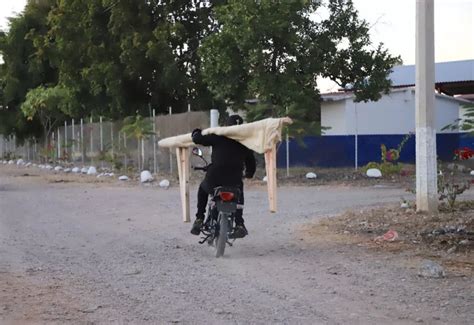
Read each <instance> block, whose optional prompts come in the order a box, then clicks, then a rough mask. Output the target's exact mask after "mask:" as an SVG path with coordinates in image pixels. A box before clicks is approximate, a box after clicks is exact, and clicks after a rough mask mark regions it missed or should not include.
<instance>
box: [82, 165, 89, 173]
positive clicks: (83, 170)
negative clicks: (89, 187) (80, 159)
mask: <svg viewBox="0 0 474 325" xmlns="http://www.w3.org/2000/svg"><path fill="white" fill-rule="evenodd" d="M88 171H89V168H87V167H82V168H81V173H83V174H87V172H88Z"/></svg>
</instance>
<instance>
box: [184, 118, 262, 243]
mask: <svg viewBox="0 0 474 325" xmlns="http://www.w3.org/2000/svg"><path fill="white" fill-rule="evenodd" d="M242 123H243V119H242V117H240V116H239V115H231V116H229V118H228V120H227V126H231V125H240V124H242ZM192 139H193V142H194V143H196V144H200V145H203V146H212V154H211V159H212V163H211V164H210V165H209V167H208V169H207V173H206V176H205V178H204V180H203V181H202V182H201V184H200V186H199V190H198V203H197V213H196V220H195V221H194V224H193V227H192V229H191V234H193V235H199V234H200V232H201V227H202V225H203V223H204V215H205V213H206V205H207V199H208V197H209V195H210V194H211V193H213V190H214V188H215V187H217V186H238V187H239V188H240V192H241V196H240V199H239V201H238V203H239V204H242V205H243V204H244V190H243V182H242V175H243V172H244V166H245V177H246V178H252V177H253V175H254V174H255V168H256V164H255V157H254V155H253V151H252V150H250V149H248V148H247V147H245V146H244V145H243V144H241V143H239V142H237V141H235V140H232V139H229V138H227V137H225V136H220V135H216V134H208V135H202V133H201V130H200V129H195V130H194V131H193V132H192ZM242 213H243V211H242V209H237V211H236V212H235V224H236V225H235V230H234V233H233V234H232V237H233V238H243V237H245V236H246V235H247V234H248V232H247V229H246V228H245V225H244V219H243V217H242Z"/></svg>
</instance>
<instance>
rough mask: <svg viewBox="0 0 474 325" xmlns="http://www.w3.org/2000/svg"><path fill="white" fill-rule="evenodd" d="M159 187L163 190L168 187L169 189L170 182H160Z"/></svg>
mask: <svg viewBox="0 0 474 325" xmlns="http://www.w3.org/2000/svg"><path fill="white" fill-rule="evenodd" d="M160 187H161V188H164V189H167V188H168V187H170V181H169V180H167V179H164V180H162V181H161V182H160Z"/></svg>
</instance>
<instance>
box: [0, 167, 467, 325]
mask: <svg viewBox="0 0 474 325" xmlns="http://www.w3.org/2000/svg"><path fill="white" fill-rule="evenodd" d="M28 173H29V176H23V177H22V176H21V175H20V174H18V173H14V172H12V170H11V168H6V167H3V166H0V323H2V324H4V323H7V324H8V323H11V324H18V323H20V324H23V323H32V324H38V323H47V324H50V323H53V324H54V323H57V324H64V323H96V324H102V323H106V324H116V323H119V324H128V323H130V324H166V323H182V324H381V323H382V324H410V323H422V322H424V323H428V324H445V323H451V324H468V323H470V322H471V321H472V319H473V318H474V311H473V310H474V308H472V307H473V303H474V298H473V289H474V288H473V284H472V279H470V278H466V277H456V276H449V274H448V276H447V277H446V278H444V279H425V278H420V277H418V275H417V273H418V266H417V265H418V264H417V263H418V261H416V260H413V258H407V257H406V256H403V254H402V255H400V254H399V255H392V254H388V255H387V254H385V255H383V254H382V253H376V252H369V251H367V250H366V249H365V248H364V247H357V246H355V247H354V246H351V245H342V244H335V243H329V242H328V243H320V244H318V245H315V244H310V243H308V242H307V241H305V240H302V239H303V238H302V236H303V235H302V232H301V226H302V225H304V224H306V223H308V222H313V221H315V220H317V219H319V218H321V217H324V216H327V215H333V214H337V213H340V212H342V211H344V210H345V209H348V208H356V209H360V208H361V207H365V206H367V205H374V204H381V203H385V202H397V201H399V200H400V197H401V196H405V197H407V194H406V192H405V191H404V190H403V189H397V188H390V187H378V188H374V187H368V188H362V189H361V188H349V187H335V186H321V187H282V188H279V212H278V213H277V214H270V213H269V212H268V209H267V200H266V192H265V188H264V187H260V186H251V187H250V188H248V189H247V191H246V209H245V216H246V220H247V222H246V224H247V227H248V228H249V231H250V235H249V236H248V237H247V238H245V239H244V240H240V241H237V242H236V244H235V245H234V247H232V248H228V249H227V250H226V256H225V257H224V258H220V259H216V258H215V257H213V252H212V250H211V248H210V247H207V246H205V245H199V244H198V243H197V237H194V236H192V235H190V234H189V229H190V224H184V223H182V221H181V214H180V210H179V193H178V189H177V188H170V189H169V190H163V189H159V188H156V187H154V188H151V187H150V188H147V187H143V186H138V185H137V186H127V185H123V184H118V183H112V184H105V185H104V184H100V185H97V184H78V183H72V182H71V183H50V182H47V181H46V180H45V178H44V177H42V176H41V175H40V176H35V175H36V174H38V175H39V174H40V173H39V172H37V173H36V174H35V172H31V171H29V172H28ZM192 193H193V194H194V193H195V188H192ZM193 196H194V195H193ZM191 205H192V207H194V206H195V201H194V200H192V202H191ZM193 210H194V209H193ZM470 320H471V321H470Z"/></svg>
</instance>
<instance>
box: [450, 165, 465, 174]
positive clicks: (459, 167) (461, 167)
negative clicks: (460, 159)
mask: <svg viewBox="0 0 474 325" xmlns="http://www.w3.org/2000/svg"><path fill="white" fill-rule="evenodd" d="M447 168H448V169H449V170H458V171H460V172H461V173H464V172H465V171H466V170H467V168H466V167H464V166H463V165H460V164H455V163H450V164H448V166H447Z"/></svg>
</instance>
